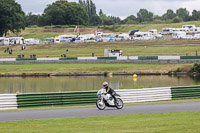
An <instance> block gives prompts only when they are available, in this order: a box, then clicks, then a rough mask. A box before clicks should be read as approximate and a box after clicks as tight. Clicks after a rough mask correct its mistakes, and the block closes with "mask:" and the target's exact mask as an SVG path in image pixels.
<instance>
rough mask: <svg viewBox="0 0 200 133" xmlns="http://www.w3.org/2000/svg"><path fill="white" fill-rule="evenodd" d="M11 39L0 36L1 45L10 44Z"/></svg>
mask: <svg viewBox="0 0 200 133" xmlns="http://www.w3.org/2000/svg"><path fill="white" fill-rule="evenodd" d="M9 43H10V41H9V38H6V37H0V45H9Z"/></svg>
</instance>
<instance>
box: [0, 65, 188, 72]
mask: <svg viewBox="0 0 200 133" xmlns="http://www.w3.org/2000/svg"><path fill="white" fill-rule="evenodd" d="M187 65H188V64H187ZM183 66H185V65H184V64H25V65H0V73H1V74H12V73H15V74H20V73H93V72H94V73H103V72H147V73H148V72H162V73H163V72H169V71H171V70H176V69H177V68H181V67H183ZM189 66H192V64H189Z"/></svg>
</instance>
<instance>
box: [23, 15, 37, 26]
mask: <svg viewBox="0 0 200 133" xmlns="http://www.w3.org/2000/svg"><path fill="white" fill-rule="evenodd" d="M39 17H40V15H34V14H32V12H30V13H28V14H27V15H26V22H25V25H26V26H29V25H38V20H39Z"/></svg>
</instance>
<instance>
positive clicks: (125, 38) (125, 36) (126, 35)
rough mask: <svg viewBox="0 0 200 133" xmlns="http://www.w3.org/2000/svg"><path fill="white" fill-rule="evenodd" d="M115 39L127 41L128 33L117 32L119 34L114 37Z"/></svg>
mask: <svg viewBox="0 0 200 133" xmlns="http://www.w3.org/2000/svg"><path fill="white" fill-rule="evenodd" d="M116 40H117V41H128V40H130V36H129V34H119V36H118V37H117V38H116Z"/></svg>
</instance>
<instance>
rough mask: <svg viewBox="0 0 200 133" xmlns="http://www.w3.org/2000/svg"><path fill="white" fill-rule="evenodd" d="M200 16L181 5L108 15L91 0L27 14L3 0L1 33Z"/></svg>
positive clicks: (12, 0)
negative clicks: (157, 10) (162, 10)
mask: <svg viewBox="0 0 200 133" xmlns="http://www.w3.org/2000/svg"><path fill="white" fill-rule="evenodd" d="M197 20H200V11H197V10H193V11H192V14H191V15H190V12H189V11H188V10H187V9H186V8H179V9H177V10H176V11H175V12H174V11H173V10H171V9H168V10H167V11H166V13H164V14H163V15H161V16H159V15H156V14H154V13H152V12H150V11H148V10H147V9H140V10H139V12H138V13H137V15H130V16H128V17H127V18H125V19H123V20H122V19H120V18H119V17H115V16H108V15H106V14H105V13H104V12H103V10H102V9H100V11H99V12H98V13H97V10H96V5H95V3H94V2H93V1H92V0H79V2H78V3H76V2H68V1H67V0H57V1H56V2H54V3H52V4H49V5H47V7H46V8H45V9H44V11H43V14H41V15H40V14H39V15H36V14H32V13H31V12H30V13H28V14H25V13H24V12H23V11H22V8H21V5H19V4H18V3H16V2H15V0H1V2H0V36H6V35H7V33H8V31H11V32H13V33H18V32H20V30H21V29H24V28H25V27H27V26H31V25H37V26H48V25H85V26H98V25H114V24H138V23H178V22H182V21H197Z"/></svg>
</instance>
